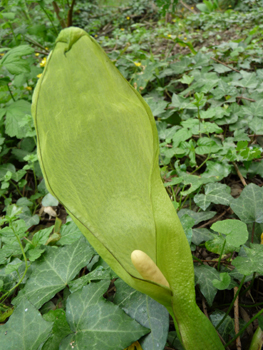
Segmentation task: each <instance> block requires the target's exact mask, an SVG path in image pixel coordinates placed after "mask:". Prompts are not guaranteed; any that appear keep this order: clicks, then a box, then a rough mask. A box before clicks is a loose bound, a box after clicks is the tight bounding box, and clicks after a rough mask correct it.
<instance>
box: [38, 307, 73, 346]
mask: <svg viewBox="0 0 263 350" xmlns="http://www.w3.org/2000/svg"><path fill="white" fill-rule="evenodd" d="M43 318H44V320H46V321H48V322H53V328H52V333H51V336H50V337H49V338H48V340H47V341H46V342H45V344H44V345H43V347H42V349H41V350H58V348H59V344H60V342H61V341H62V340H63V339H64V338H65V337H66V336H67V335H68V334H70V333H71V329H70V327H69V325H68V322H67V320H66V313H65V311H64V310H63V309H56V310H50V311H49V312H48V313H46V314H44V315H43Z"/></svg>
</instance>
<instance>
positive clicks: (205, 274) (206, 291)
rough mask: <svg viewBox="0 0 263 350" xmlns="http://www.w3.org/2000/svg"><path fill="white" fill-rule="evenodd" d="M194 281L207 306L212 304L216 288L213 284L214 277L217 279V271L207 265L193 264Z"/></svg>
mask: <svg viewBox="0 0 263 350" xmlns="http://www.w3.org/2000/svg"><path fill="white" fill-rule="evenodd" d="M195 276H196V283H197V284H198V285H199V288H200V291H201V293H202V294H203V296H204V297H205V299H206V301H207V303H208V305H209V306H211V305H212V303H213V300H214V298H215V295H216V293H217V288H215V287H214V285H213V280H214V279H217V280H218V279H219V272H218V271H217V270H216V269H214V268H213V267H210V266H207V265H201V266H195Z"/></svg>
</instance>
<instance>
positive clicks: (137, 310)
mask: <svg viewBox="0 0 263 350" xmlns="http://www.w3.org/2000/svg"><path fill="white" fill-rule="evenodd" d="M56 3H57V5H58V7H59V16H60V18H58V16H57V14H56V12H55V11H54V7H53V4H52V1H49V0H44V1H37V2H34V1H20V0H19V1H14V0H9V1H2V8H1V12H0V33H1V46H0V208H1V212H2V214H1V218H0V226H1V231H0V240H1V248H0V300H1V304H0V321H1V323H4V324H3V325H2V333H1V334H0V343H1V344H2V343H3V345H2V346H3V347H4V348H5V349H10V350H11V349H12V350H13V349H14V348H19V349H20V348H22V347H21V346H22V345H21V344H22V343H23V344H24V345H23V346H24V347H23V349H27V350H32V349H40V348H42V349H44V350H58V348H59V347H60V348H63V349H64V348H65V349H71V348H72V346H77V347H80V348H84V347H85V346H86V344H89V345H88V346H89V348H91V349H92V348H94V349H96V350H97V348H98V347H97V345H94V344H96V342H97V341H100V340H101V339H98V338H97V337H96V336H95V334H96V331H97V330H98V329H99V331H100V332H101V331H102V329H103V330H105V331H107V332H108V336H107V337H108V338H107V339H111V340H110V341H109V340H107V342H106V343H105V344H106V345H105V344H103V345H101V344H100V345H99V348H103V346H104V347H105V349H110V348H112V349H117V348H118V349H120V350H123V349H124V348H125V347H127V346H129V345H130V344H131V343H133V342H134V341H136V340H139V343H140V344H141V346H142V349H143V350H150V349H164V347H165V346H169V347H171V348H173V349H182V346H181V345H180V341H179V339H178V338H177V336H176V332H174V331H173V330H174V329H175V328H172V327H173V325H172V322H171V320H170V332H169V333H168V314H167V311H166V309H165V308H164V307H162V306H161V305H160V304H158V303H157V302H155V301H154V300H153V299H151V298H150V297H148V296H146V295H145V294H141V293H139V292H137V291H135V290H133V289H132V288H131V287H129V286H128V285H126V284H125V283H124V282H123V281H122V280H120V279H119V278H118V276H117V275H116V274H115V273H114V272H113V271H112V270H111V269H110V268H109V266H107V264H106V263H105V262H104V261H103V260H102V259H101V258H100V257H99V255H98V254H97V253H96V252H95V251H94V250H93V249H92V248H91V246H90V245H89V244H88V243H87V242H86V240H85V239H84V240H83V239H82V238H81V237H82V234H81V232H80V230H79V228H78V227H77V226H76V225H75V223H74V222H72V221H71V220H70V218H67V222H66V223H65V224H63V225H62V223H61V221H60V219H58V218H56V217H57V216H58V217H59V218H61V219H63V222H65V216H66V215H65V212H64V208H63V207H62V206H61V205H60V204H58V201H57V200H56V199H55V198H54V197H53V196H52V195H51V194H50V193H49V192H48V190H47V189H46V186H45V183H44V181H43V180H42V179H43V175H42V173H41V170H40V166H39V162H38V158H37V152H36V131H35V128H34V125H33V118H32V116H31V102H32V91H33V89H34V88H35V86H36V83H37V81H38V79H39V76H40V74H41V73H42V72H43V68H44V67H45V65H46V58H47V56H48V54H49V52H50V50H52V49H53V48H54V42H55V39H56V37H57V34H58V33H59V32H60V30H61V29H62V27H63V23H64V24H65V25H66V24H67V17H68V11H69V7H70V6H69V5H70V3H69V4H68V3H66V2H65V1H64V0H60V1H57V2H56ZM184 3H186V4H187V5H188V6H189V9H191V12H190V11H188V9H187V8H186V7H184V6H182V5H181V4H179V3H178V2H177V1H173V2H172V1H170V0H169V1H158V2H156V3H153V2H151V1H146V0H136V1H132V2H129V1H127V2H125V3H121V4H120V3H119V2H117V1H116V2H115V1H111V2H109V3H108V5H110V6H105V5H107V4H105V2H103V4H102V2H97V1H95V0H93V1H89V2H86V1H80V0H79V1H76V3H75V6H74V9H73V25H75V26H79V27H81V28H84V29H85V30H86V31H87V32H88V33H89V34H91V35H92V36H94V37H95V38H96V40H98V42H99V44H100V45H101V46H102V47H103V48H104V49H105V50H106V52H107V54H108V55H109V57H110V58H111V60H112V61H113V62H114V64H115V66H116V67H117V68H118V69H119V71H120V72H121V73H122V75H123V76H124V77H125V78H126V79H127V80H128V81H129V82H130V84H131V85H132V86H134V88H135V89H136V90H137V91H138V92H139V93H140V94H141V95H142V96H143V98H144V99H145V101H146V102H147V103H148V105H149V106H150V108H151V110H152V113H153V115H154V117H155V120H156V125H157V129H158V135H159V146H160V166H161V174H162V178H163V182H164V186H165V188H166V191H167V193H168V194H169V197H170V198H171V200H172V202H173V206H174V208H175V209H176V210H177V211H178V216H179V218H180V220H181V223H182V225H183V227H184V230H185V234H186V237H187V240H188V244H189V245H190V248H191V250H192V253H193V259H194V266H195V278H196V281H195V282H196V288H197V301H198V304H199V306H200V307H201V308H202V305H201V302H199V301H200V296H201V297H202V298H203V303H204V302H206V303H207V304H208V305H209V309H208V313H209V316H210V319H211V321H212V323H213V325H214V326H218V325H219V327H218V331H219V332H220V334H221V336H222V337H223V339H224V340H225V342H229V340H230V339H233V337H234V336H235V327H234V326H235V321H234V318H233V314H232V312H229V313H226V312H225V310H226V304H228V306H229V303H230V302H231V301H232V300H233V288H234V287H236V286H241V290H240V292H238V293H239V298H240V299H239V303H240V304H241V307H242V308H243V309H245V310H246V312H247V314H248V315H249V316H250V317H251V318H252V316H254V315H257V313H258V312H260V307H261V306H260V305H259V306H257V309H256V307H251V305H250V299H248V296H249V295H251V298H254V300H255V299H256V300H257V302H258V303H261V302H262V299H261V296H260V294H257V288H258V287H257V286H258V285H259V288H260V283H261V282H260V278H261V276H262V275H263V268H262V266H263V265H262V255H263V254H262V248H261V247H262V245H260V243H261V234H262V231H263V222H262V218H263V209H262V208H263V203H262V199H261V198H262V179H263V162H262V147H263V141H262V135H263V129H262V118H263V113H262V110H263V108H262V107H263V60H262V57H263V55H262V54H263V50H262V45H261V38H262V35H263V29H262V28H263V27H262V26H263V20H262V10H263V2H262V1H261V0H256V1H254V0H253V1H252V0H243V1H225V0H221V1H218V2H217V1H204V2H203V3H202V4H200V1H194V0H193V1H188V0H186V1H185V2H184ZM197 3H199V4H198V5H197ZM156 5H157V6H156ZM196 5H197V6H196ZM204 5H205V7H204ZM200 7H201V8H200ZM198 8H199V10H201V12H199V11H198ZM202 8H203V10H204V12H202ZM196 9H197V11H196ZM193 12H197V13H193ZM164 15H165V17H164ZM47 131H48V129H46V132H47ZM134 132H135V131H134ZM119 147H120V148H121V145H120V144H119ZM94 149H95V150H96V146H95V147H94ZM53 151H54V154H56V152H57V148H56V145H55V146H54V149H53ZM85 161H86V159H85ZM68 166H69V167H70V166H72V165H68ZM103 171H107V166H106V164H103V165H102V166H101V167H100V168H99V169H97V173H96V175H97V178H100V177H101V173H102V172H103ZM115 176H116V179H118V178H119V176H120V174H119V173H118V172H116V174H115ZM240 179H241V180H242V182H241V180H240ZM66 191H68V188H66ZM102 192H103V191H102ZM67 195H69V193H68V192H67ZM101 195H102V193H101ZM88 205H89V206H91V205H92V204H91V203H88ZM76 250H77V251H78V254H74V252H76ZM187 273H188V271H186V276H187ZM244 275H246V277H245V279H244V284H243V285H242V283H243V282H242V280H243V278H244V277H243V276H244ZM116 278H118V279H117V280H116ZM187 278H188V277H186V280H187ZM110 281H112V283H113V282H114V281H115V286H114V285H113V284H112V283H111V284H110ZM106 292H107V293H106ZM93 294H94V299H92V295H93ZM103 296H104V297H103ZM106 299H107V300H106ZM252 300H253V299H252ZM113 303H114V304H115V305H114V304H113ZM12 305H15V307H13V306H12ZM80 305H82V309H81V311H83V309H85V308H87V307H89V308H90V309H91V310H92V312H91V313H85V315H82V316H81V312H80V311H78V310H79V308H80ZM252 306H253V305H252ZM75 307H76V309H75ZM38 309H39V311H38ZM223 310H224V311H223ZM99 311H100V314H98V312H99ZM113 316H114V318H113ZM95 317H97V319H96V320H98V323H97V324H98V328H96V327H95V326H94V325H95V322H94V320H95ZM107 317H110V319H111V322H110V323H107V321H106V320H108V318H107ZM192 317H193V315H192ZM257 317H258V320H259V324H260V320H261V319H260V316H257ZM76 320H78V321H79V322H80V323H79V324H77V321H76ZM222 321H223V322H222ZM220 322H222V323H221V324H220ZM84 325H91V326H92V327H93V331H91V333H90V334H89V335H87V333H86V332H85V331H84V328H85V326H84ZM243 326H244V321H243V320H242V319H241V318H240V329H241V328H242V327H243ZM118 327H120V328H118ZM244 327H245V326H244ZM76 330H77V333H76V334H77V335H76V334H75V333H74V332H75V331H76ZM112 330H118V332H115V333H114V337H112V333H113V332H112ZM171 330H172V331H171ZM149 331H150V332H149ZM258 333H259V332H258V331H257V332H256V334H255V337H254V338H256V335H257V334H258ZM141 336H142V337H141ZM115 340H116V343H115ZM72 342H75V343H72ZM166 342H167V343H166ZM241 342H242V347H243V344H244V347H245V344H246V332H242V335H241ZM254 342H255V341H254ZM92 344H93V345H92ZM97 344H98V343H97ZM158 345H159V346H158ZM252 345H253V344H251V349H252ZM62 346H63V347H62Z"/></svg>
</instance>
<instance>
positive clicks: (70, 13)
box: [67, 0, 76, 27]
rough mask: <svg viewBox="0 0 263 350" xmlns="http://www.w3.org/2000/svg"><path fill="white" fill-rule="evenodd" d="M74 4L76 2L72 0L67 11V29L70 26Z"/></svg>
mask: <svg viewBox="0 0 263 350" xmlns="http://www.w3.org/2000/svg"><path fill="white" fill-rule="evenodd" d="M75 2H76V0H72V3H71V6H70V9H69V11H68V23H67V26H68V27H70V26H72V14H73V8H74V5H75Z"/></svg>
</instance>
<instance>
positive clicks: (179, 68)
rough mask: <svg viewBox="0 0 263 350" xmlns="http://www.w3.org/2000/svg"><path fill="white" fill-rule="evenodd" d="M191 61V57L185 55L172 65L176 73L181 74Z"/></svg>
mask: <svg viewBox="0 0 263 350" xmlns="http://www.w3.org/2000/svg"><path fill="white" fill-rule="evenodd" d="M190 63H191V59H190V58H189V57H183V58H182V59H181V60H180V61H178V62H176V63H172V64H171V65H170V67H171V69H172V70H173V73H174V74H181V73H183V72H184V71H185V70H186V68H187V67H188V66H189V64H190Z"/></svg>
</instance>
